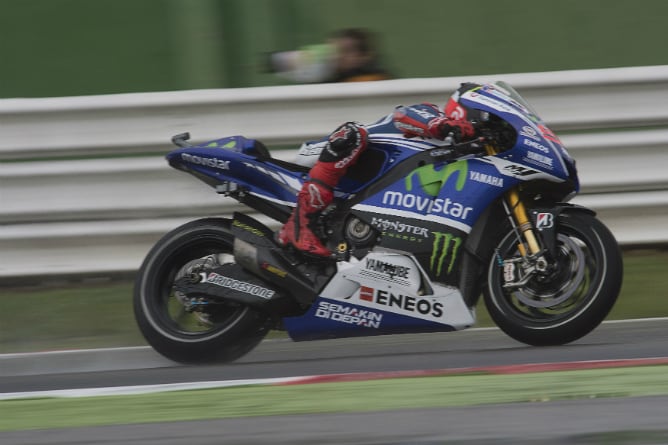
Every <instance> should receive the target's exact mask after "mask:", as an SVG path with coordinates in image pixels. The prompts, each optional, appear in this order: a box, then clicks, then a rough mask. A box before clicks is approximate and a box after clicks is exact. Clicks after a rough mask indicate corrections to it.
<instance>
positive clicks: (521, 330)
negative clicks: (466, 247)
mask: <svg viewBox="0 0 668 445" xmlns="http://www.w3.org/2000/svg"><path fill="white" fill-rule="evenodd" d="M556 230H557V235H556V236H557V252H558V253H557V258H555V259H554V265H553V266H554V267H553V268H552V269H551V271H550V273H549V274H543V275H534V276H532V278H531V279H530V280H529V281H528V282H527V283H525V284H524V285H523V286H521V287H515V288H504V286H503V285H504V282H505V281H504V269H503V266H502V264H503V263H504V261H507V260H509V259H513V258H518V257H519V256H520V254H519V252H518V250H517V246H516V244H517V242H516V236H515V234H514V232H513V231H509V232H508V233H507V234H506V235H505V236H503V237H502V239H501V241H500V242H499V243H498V244H497V247H496V249H495V252H496V253H495V254H494V255H493V256H492V258H490V261H489V265H488V267H487V283H486V285H485V286H484V288H483V294H484V298H485V305H486V307H487V310H488V312H489V314H490V316H491V317H492V319H493V320H494V322H495V323H496V324H497V325H498V326H499V328H500V329H501V330H502V331H504V332H505V333H506V334H508V335H509V336H510V337H512V338H514V339H515V340H518V341H520V342H523V343H526V344H529V345H534V346H551V345H561V344H566V343H570V342H572V341H575V340H577V339H579V338H581V337H583V336H585V335H587V334H588V333H589V332H591V331H592V330H593V329H594V328H596V327H597V326H598V325H599V324H600V323H601V322H602V321H603V319H604V318H605V317H606V316H607V315H608V313H609V312H610V310H611V309H612V307H613V305H614V304H615V301H616V300H617V296H618V295H619V291H620V289H621V285H622V272H623V264H622V256H621V252H620V250H619V247H618V245H617V242H616V240H615V238H614V237H613V235H612V234H611V233H610V231H609V230H608V229H607V228H606V227H605V226H604V225H603V224H602V223H601V222H600V221H599V220H598V219H596V217H595V216H594V215H592V214H589V213H586V212H584V211H565V212H563V213H562V214H561V215H560V216H559V218H558V223H557V229H556Z"/></svg>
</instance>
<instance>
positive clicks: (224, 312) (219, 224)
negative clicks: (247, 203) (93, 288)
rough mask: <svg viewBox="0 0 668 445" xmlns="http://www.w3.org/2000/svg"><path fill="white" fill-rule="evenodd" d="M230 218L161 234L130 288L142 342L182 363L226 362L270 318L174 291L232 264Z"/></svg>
mask: <svg viewBox="0 0 668 445" xmlns="http://www.w3.org/2000/svg"><path fill="white" fill-rule="evenodd" d="M233 239H234V238H233V237H232V235H231V233H230V230H229V220H225V219H214V218H209V219H202V220H197V221H193V222H190V223H188V224H185V225H183V226H181V227H178V228H176V229H174V230H173V231H171V232H170V233H168V234H167V235H165V236H164V237H163V238H162V239H161V240H159V241H158V242H157V244H156V245H155V246H154V247H153V249H151V251H150V252H149V253H148V255H147V257H146V259H145V260H144V263H143V264H142V266H141V269H140V270H139V273H138V276H137V279H136V281H135V289H134V312H135V319H136V321H137V324H138V326H139V329H140V331H141V332H142V334H143V335H144V338H146V341H147V342H148V343H149V344H150V345H151V346H152V347H153V348H154V349H155V350H156V351H158V352H159V353H160V354H162V355H164V356H165V357H167V358H169V359H171V360H174V361H177V362H181V363H208V362H229V361H233V360H236V359H237V358H239V357H241V356H243V355H245V354H246V353H248V352H249V351H250V350H251V349H253V348H254V347H255V346H256V345H257V344H258V343H259V342H260V341H261V340H262V339H263V338H264V337H265V335H266V334H267V332H268V331H269V328H270V326H269V323H268V319H269V316H268V315H267V314H264V313H261V312H259V311H257V310H255V309H252V308H250V307H248V306H244V305H241V304H239V303H234V302H225V301H220V300H215V299H209V298H207V297H206V296H202V297H201V298H197V299H193V298H188V297H187V296H185V295H183V294H180V293H179V292H178V291H175V290H174V289H173V283H174V281H175V280H176V279H178V278H180V277H182V276H184V275H186V274H191V273H193V272H194V271H196V270H201V269H203V268H204V269H205V268H208V267H216V266H218V265H221V264H225V263H229V262H232V261H234V256H233V255H232V253H233V250H232V249H233V248H232V243H233Z"/></svg>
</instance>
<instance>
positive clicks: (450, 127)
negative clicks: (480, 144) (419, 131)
mask: <svg viewBox="0 0 668 445" xmlns="http://www.w3.org/2000/svg"><path fill="white" fill-rule="evenodd" d="M427 129H428V133H429V135H430V136H431V137H433V138H435V139H441V140H443V139H445V138H446V137H448V135H449V134H450V133H452V137H453V139H454V142H460V141H464V140H468V139H473V138H474V137H475V128H474V127H473V125H472V124H471V122H469V121H467V120H455V119H450V118H448V117H445V116H443V117H437V118H435V119H432V120H430V121H429V123H428V124H427Z"/></svg>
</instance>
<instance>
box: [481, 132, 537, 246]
mask: <svg viewBox="0 0 668 445" xmlns="http://www.w3.org/2000/svg"><path fill="white" fill-rule="evenodd" d="M485 151H486V152H487V154H488V155H490V156H493V155H495V154H497V153H498V151H497V150H496V148H495V147H494V146H493V145H491V144H487V145H486V146H485ZM506 202H507V203H508V206H509V207H510V209H511V211H512V212H513V216H514V217H515V222H516V223H517V226H518V228H519V230H520V232H522V235H523V236H524V239H525V240H526V242H527V244H528V245H529V253H531V254H532V255H536V254H537V253H538V252H540V246H539V245H538V240H536V235H535V234H534V233H533V227H532V226H531V221H529V216H528V215H527V210H526V207H524V203H523V202H522V201H521V200H520V195H519V193H517V189H516V188H514V189H512V190H510V191H508V192H507V193H506ZM517 247H518V249H519V251H520V253H521V254H522V256H526V253H527V252H526V248H525V247H524V244H520V245H518V246H517Z"/></svg>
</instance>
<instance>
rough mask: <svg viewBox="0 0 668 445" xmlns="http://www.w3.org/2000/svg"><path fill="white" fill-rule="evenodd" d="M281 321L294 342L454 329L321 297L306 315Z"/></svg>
mask: <svg viewBox="0 0 668 445" xmlns="http://www.w3.org/2000/svg"><path fill="white" fill-rule="evenodd" d="M283 322H284V326H285V328H286V330H287V331H288V334H289V335H290V338H292V339H293V340H294V341H305V340H318V339H325V338H343V337H360V336H371V335H385V334H400V333H407V332H413V333H417V332H449V331H453V330H455V329H454V328H453V327H452V326H449V325H446V324H441V323H435V322H433V321H429V320H423V319H418V318H414V317H408V316H405V315H400V314H396V313H391V312H386V311H382V310H378V309H369V308H367V307H364V306H359V305H356V304H352V303H348V302H342V301H337V300H330V299H327V298H322V297H319V298H318V299H317V300H316V301H315V302H314V303H313V304H312V305H311V307H310V308H309V310H308V312H307V313H306V314H304V315H302V316H300V317H288V318H285V319H283Z"/></svg>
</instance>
